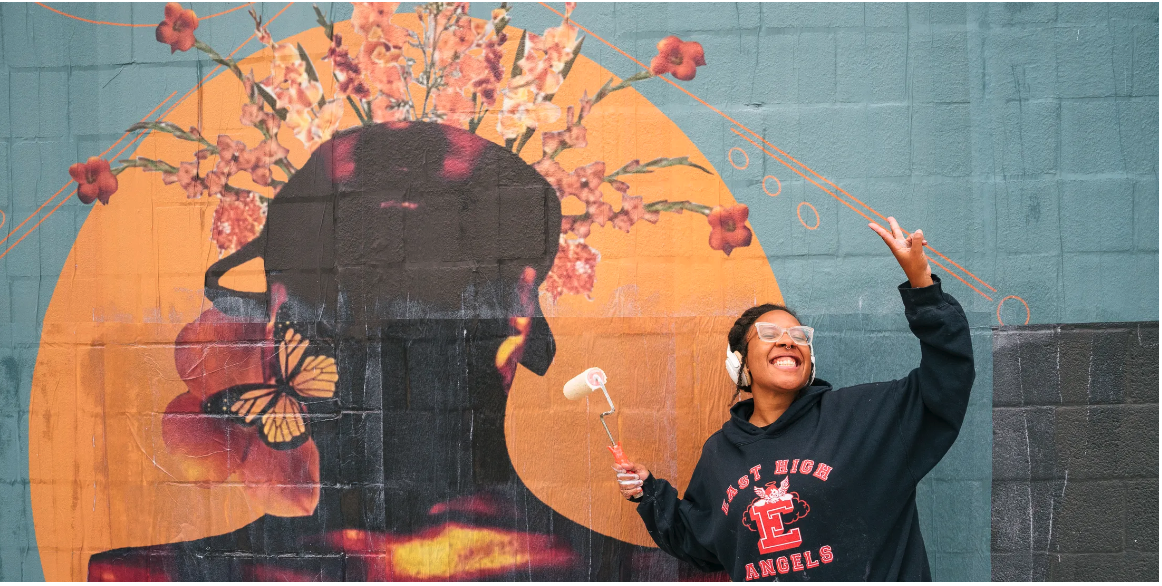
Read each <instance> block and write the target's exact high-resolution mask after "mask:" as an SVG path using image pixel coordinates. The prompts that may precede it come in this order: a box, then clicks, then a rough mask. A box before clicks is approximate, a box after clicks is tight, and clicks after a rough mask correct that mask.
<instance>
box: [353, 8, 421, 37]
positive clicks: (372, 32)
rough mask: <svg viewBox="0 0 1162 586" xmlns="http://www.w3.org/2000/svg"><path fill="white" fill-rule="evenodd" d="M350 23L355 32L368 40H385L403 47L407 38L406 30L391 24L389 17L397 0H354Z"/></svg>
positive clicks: (393, 12)
mask: <svg viewBox="0 0 1162 586" xmlns="http://www.w3.org/2000/svg"><path fill="white" fill-rule="evenodd" d="M354 4H355V7H354V10H353V11H352V13H351V23H352V24H353V25H354V26H355V32H357V33H359V34H361V35H363V37H364V38H366V39H367V40H368V41H386V42H387V43H389V44H391V45H392V46H393V47H403V46H404V45H405V44H407V42H408V40H409V36H408V31H407V29H405V28H403V27H399V26H396V25H394V24H391V17H392V16H394V15H395V10H396V9H397V8H399V2H355V3H354Z"/></svg>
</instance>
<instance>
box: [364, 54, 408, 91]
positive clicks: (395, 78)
mask: <svg viewBox="0 0 1162 586" xmlns="http://www.w3.org/2000/svg"><path fill="white" fill-rule="evenodd" d="M402 57H403V53H401V52H400V51H399V50H398V49H393V48H392V47H391V45H389V44H387V43H385V42H381V41H367V42H365V43H363V45H362V46H361V47H359V55H358V57H357V58H356V62H357V63H358V65H359V68H360V69H361V70H362V71H363V72H365V73H366V75H367V81H368V83H370V84H371V89H372V90H373V91H374V90H379V91H381V92H383V93H384V94H385V95H386V96H388V97H389V98H393V99H397V100H400V99H403V98H404V96H405V94H406V92H407V81H408V80H407V79H406V78H405V77H404V72H403V71H401V69H400V65H399V61H400V59H401V58H402Z"/></svg>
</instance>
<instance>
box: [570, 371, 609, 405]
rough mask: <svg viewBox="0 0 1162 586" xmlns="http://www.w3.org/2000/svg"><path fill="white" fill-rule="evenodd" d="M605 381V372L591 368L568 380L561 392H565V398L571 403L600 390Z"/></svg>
mask: <svg viewBox="0 0 1162 586" xmlns="http://www.w3.org/2000/svg"><path fill="white" fill-rule="evenodd" d="M606 380H607V379H606V377H605V371H603V370H601V369H600V368H597V367H596V366H594V367H593V368H588V369H585V372H582V373H581V374H579V375H577V376H575V377H573V378H571V379H569V382H567V383H565V387H564V388H563V389H562V390H563V391H564V392H565V397H567V398H568V399H569V400H571V401H576V400H577V399H580V398H582V397H584V396H586V395H588V394H589V393H592V392H593V391H595V390H597V389H600V388H601V385H604V384H605V381H606Z"/></svg>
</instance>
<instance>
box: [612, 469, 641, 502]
mask: <svg viewBox="0 0 1162 586" xmlns="http://www.w3.org/2000/svg"><path fill="white" fill-rule="evenodd" d="M613 469H614V471H616V472H617V488H618V490H620V491H621V496H623V497H625V498H626V500H629V499H632V498H634V497H638V496H641V494H642V482H643V481H645V479H646V478H648V477H649V475H650V471H649V470H646V467H645V466H642V465H641V464H634V463H633V462H630V463H629V466H627V467H626V468H622V467H621V466H617V465H614V466H613Z"/></svg>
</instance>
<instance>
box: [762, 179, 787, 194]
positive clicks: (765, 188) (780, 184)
mask: <svg viewBox="0 0 1162 586" xmlns="http://www.w3.org/2000/svg"><path fill="white" fill-rule="evenodd" d="M767 179H774V180H775V183H777V184H778V186H779V188H778V189H776V190H775V192H774V193H771V192H770V191H768V190H767ZM782 192H783V182H782V181H779V178H778V177H775V176H774V175H767V176H766V177H763V193H765V194H767V195H769V196H771V197H775V196H777V195H779V194H780V193H782Z"/></svg>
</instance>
